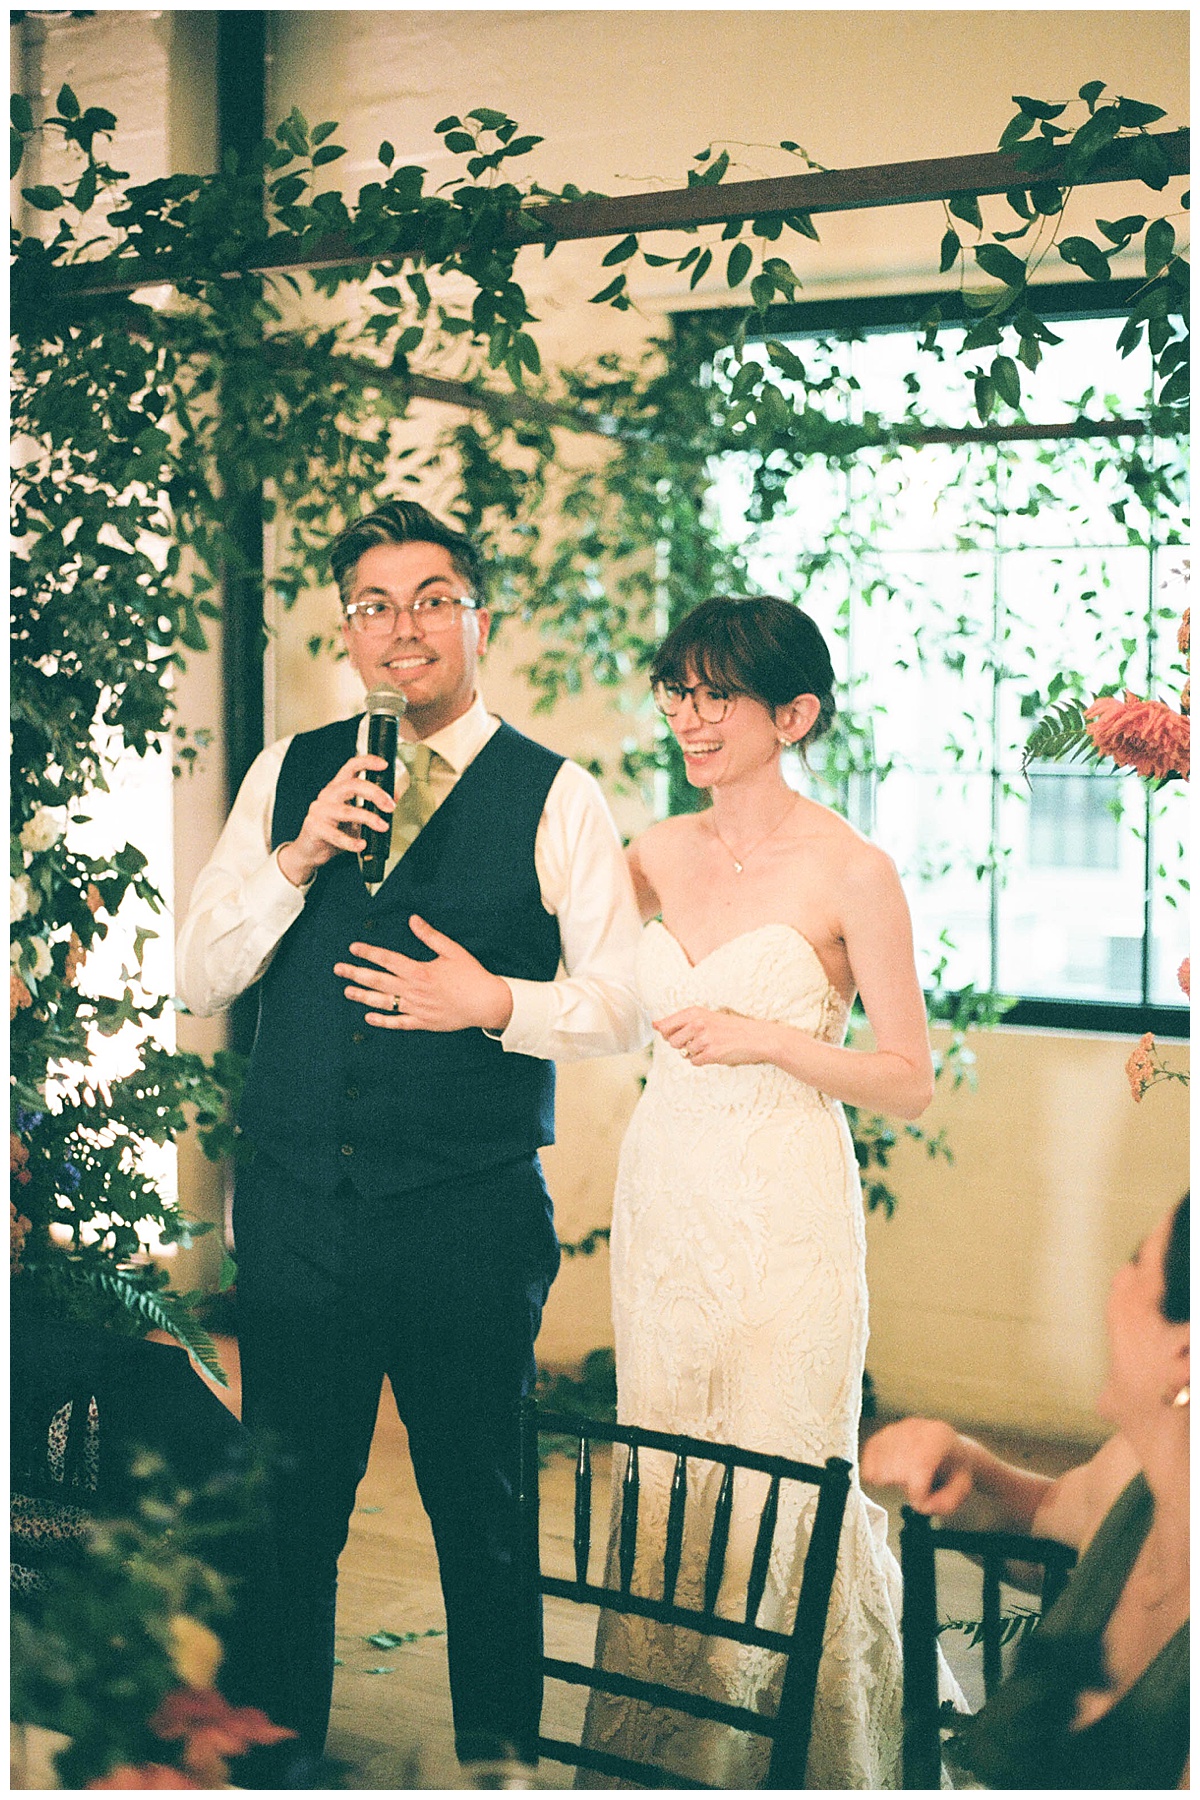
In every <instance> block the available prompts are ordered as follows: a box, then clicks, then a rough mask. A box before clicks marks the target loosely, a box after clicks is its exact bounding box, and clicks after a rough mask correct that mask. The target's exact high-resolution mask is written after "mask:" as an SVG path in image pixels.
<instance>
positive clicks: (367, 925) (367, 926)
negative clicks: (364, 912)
mask: <svg viewBox="0 0 1200 1800" xmlns="http://www.w3.org/2000/svg"><path fill="white" fill-rule="evenodd" d="M377 923H378V921H377V920H376V919H364V920H363V930H364V931H370V930H371V929H372V927H373V926H375V925H376V924H377Z"/></svg>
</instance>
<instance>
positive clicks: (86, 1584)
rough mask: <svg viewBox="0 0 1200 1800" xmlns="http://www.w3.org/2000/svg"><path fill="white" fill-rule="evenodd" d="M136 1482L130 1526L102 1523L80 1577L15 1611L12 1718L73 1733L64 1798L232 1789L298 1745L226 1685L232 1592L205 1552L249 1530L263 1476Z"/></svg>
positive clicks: (67, 1571) (147, 1463) (140, 1476)
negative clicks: (239, 1775) (256, 1757)
mask: <svg viewBox="0 0 1200 1800" xmlns="http://www.w3.org/2000/svg"><path fill="white" fill-rule="evenodd" d="M134 1477H135V1482H136V1485H137V1493H138V1498H137V1502H136V1504H135V1506H134V1507H133V1508H131V1511H130V1516H129V1517H127V1518H123V1519H119V1520H113V1521H105V1522H103V1523H99V1522H97V1523H93V1525H92V1526H91V1527H90V1530H89V1535H88V1539H87V1542H86V1545H85V1549H84V1554H83V1556H82V1558H81V1559H80V1561H79V1562H78V1564H76V1565H74V1566H71V1567H64V1568H61V1569H59V1570H56V1571H55V1573H54V1574H53V1575H52V1576H51V1577H50V1579H49V1581H48V1583H47V1586H46V1589H45V1590H44V1592H43V1593H42V1594H41V1595H40V1596H39V1597H38V1600H37V1604H36V1606H35V1608H34V1609H33V1610H30V1611H26V1610H23V1609H18V1610H17V1611H16V1612H15V1614H14V1619H13V1643H12V1661H11V1689H12V1694H11V1698H12V1716H13V1718H14V1720H16V1721H18V1722H19V1723H22V1724H29V1725H34V1726H41V1727H43V1728H45V1729H48V1730H50V1731H52V1732H57V1733H60V1734H65V1736H66V1738H67V1740H68V1741H67V1743H66V1744H65V1746H64V1747H63V1748H62V1749H60V1750H59V1751H58V1753H57V1755H56V1756H55V1759H54V1765H55V1770H56V1773H57V1776H58V1778H59V1783H60V1785H61V1786H62V1787H64V1788H84V1789H87V1788H203V1789H210V1788H215V1787H222V1786H225V1785H227V1784H228V1780H229V1769H228V1761H229V1759H230V1758H231V1757H235V1756H239V1755H241V1754H242V1753H243V1752H244V1751H246V1750H248V1749H250V1748H252V1747H254V1746H257V1745H272V1744H278V1743H280V1742H282V1741H283V1740H284V1739H285V1738H289V1737H291V1736H293V1735H294V1734H293V1733H292V1732H290V1731H286V1730H284V1729H283V1728H282V1727H281V1726H278V1725H274V1724H272V1722H271V1720H270V1719H268V1718H267V1716H266V1714H265V1713H263V1712H261V1711H260V1710H259V1709H258V1708H257V1707H251V1706H234V1705H232V1704H231V1703H230V1701H229V1700H228V1699H227V1698H226V1697H225V1696H224V1695H223V1694H221V1693H220V1692H219V1691H218V1689H217V1686H216V1680H217V1675H218V1672H219V1670H220V1667H221V1663H222V1661H223V1656H224V1652H223V1648H222V1644H221V1640H220V1638H219V1636H218V1635H217V1631H216V1630H215V1629H214V1623H215V1622H218V1621H219V1620H220V1618H221V1617H222V1616H224V1615H225V1614H226V1613H227V1612H228V1611H229V1609H230V1606H231V1603H232V1601H231V1591H230V1584H229V1581H228V1579H227V1578H226V1577H225V1576H224V1575H222V1574H220V1573H219V1572H218V1571H217V1570H216V1569H214V1568H213V1567H211V1566H210V1564H209V1563H208V1562H207V1561H205V1560H204V1559H203V1557H202V1556H201V1554H200V1552H201V1550H202V1549H203V1550H206V1551H207V1549H208V1546H209V1545H211V1544H212V1542H213V1540H214V1538H219V1537H221V1536H222V1535H224V1534H225V1533H228V1532H233V1531H237V1530H239V1529H241V1528H242V1526H243V1525H244V1523H245V1520H246V1517H247V1516H248V1509H249V1508H250V1507H251V1506H253V1505H256V1504H257V1500H256V1494H257V1491H258V1482H259V1477H258V1476H257V1475H256V1474H255V1473H254V1472H253V1471H251V1472H250V1473H249V1474H243V1475H239V1476H238V1478H237V1479H236V1480H233V1481H231V1480H230V1479H229V1478H228V1477H218V1478H215V1479H214V1480H213V1481H210V1482H208V1483H205V1484H202V1485H201V1486H199V1487H197V1488H196V1489H194V1490H181V1489H176V1488H174V1487H173V1486H172V1485H171V1483H170V1482H169V1481H168V1479H167V1477H166V1471H165V1469H164V1466H163V1464H162V1463H161V1461H160V1460H159V1459H158V1458H155V1457H150V1456H142V1457H141V1458H140V1459H139V1461H138V1463H137V1465H135V1469H134ZM209 1553H211V1552H209Z"/></svg>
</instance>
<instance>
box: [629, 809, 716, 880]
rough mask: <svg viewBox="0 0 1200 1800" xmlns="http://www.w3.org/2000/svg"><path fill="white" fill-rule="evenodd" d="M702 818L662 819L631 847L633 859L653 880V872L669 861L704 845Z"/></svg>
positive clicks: (689, 815)
mask: <svg viewBox="0 0 1200 1800" xmlns="http://www.w3.org/2000/svg"><path fill="white" fill-rule="evenodd" d="M698 820H699V815H697V814H696V813H677V814H676V815H675V817H674V818H671V819H660V820H659V821H658V823H657V824H656V825H650V826H648V827H647V829H646V830H645V831H643V832H642V833H641V835H640V836H639V837H636V838H635V839H634V841H633V843H632V844H631V845H630V846H629V850H630V856H631V858H632V859H634V860H636V862H637V863H638V864H639V865H640V866H641V868H643V869H644V870H645V871H646V873H647V875H649V876H650V877H651V879H653V872H654V870H655V869H656V868H660V867H661V866H662V864H663V863H664V862H666V861H671V862H674V861H675V859H676V858H678V856H679V855H680V854H681V853H682V852H685V851H686V850H688V849H689V848H692V847H694V846H696V845H698V844H699V843H700V841H701V828H700V825H699V822H698Z"/></svg>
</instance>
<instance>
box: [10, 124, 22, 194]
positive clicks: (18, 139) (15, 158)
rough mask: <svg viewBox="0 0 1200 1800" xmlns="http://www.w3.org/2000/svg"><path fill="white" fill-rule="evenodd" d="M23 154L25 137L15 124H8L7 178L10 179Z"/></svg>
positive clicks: (18, 167)
mask: <svg viewBox="0 0 1200 1800" xmlns="http://www.w3.org/2000/svg"><path fill="white" fill-rule="evenodd" d="M24 155H25V139H24V138H23V137H22V136H21V133H20V132H19V131H18V130H17V129H16V127H15V126H13V125H10V126H9V128H8V179H9V180H10V181H11V180H12V178H13V176H14V175H15V174H16V173H17V172H18V170H19V169H20V167H21V160H22V158H23V157H24Z"/></svg>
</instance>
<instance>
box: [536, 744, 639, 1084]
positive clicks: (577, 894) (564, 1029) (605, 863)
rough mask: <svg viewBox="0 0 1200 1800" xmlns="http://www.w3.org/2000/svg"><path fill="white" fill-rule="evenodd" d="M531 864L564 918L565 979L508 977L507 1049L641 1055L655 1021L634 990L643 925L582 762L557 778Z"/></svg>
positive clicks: (604, 810)
mask: <svg viewBox="0 0 1200 1800" xmlns="http://www.w3.org/2000/svg"><path fill="white" fill-rule="evenodd" d="M534 861H535V864H536V867H537V874H538V882H539V885H540V887H541V891H542V904H543V905H544V906H545V908H546V910H547V911H548V912H552V913H554V915H555V917H556V918H557V920H558V929H559V937H560V939H561V942H562V964H563V971H564V972H563V973H560V975H559V976H558V978H557V980H555V981H522V980H517V979H510V978H506V979H508V986H509V989H510V990H511V993H512V997H513V1010H512V1018H511V1019H510V1020H509V1022H508V1025H507V1026H506V1027H505V1029H504V1031H503V1032H502V1033H501V1034H500V1042H501V1043H502V1044H503V1046H504V1048H505V1049H506V1050H512V1051H518V1052H521V1053H522V1054H524V1055H526V1056H541V1057H548V1058H552V1059H553V1060H554V1061H556V1062H574V1061H576V1060H577V1059H579V1058H581V1057H585V1056H613V1055H616V1054H619V1053H620V1052H622V1051H627V1050H636V1049H637V1048H638V1047H639V1046H640V1045H642V1044H645V1043H647V1042H648V1041H649V1039H650V1035H651V1033H650V1022H649V1020H648V1018H647V1017H646V1015H645V1013H644V1012H643V1010H642V1008H641V1007H640V1005H639V1004H638V999H637V992H636V989H635V986H634V962H635V958H636V955H637V944H638V938H639V935H640V933H641V921H640V919H639V916H638V908H637V901H636V899H635V898H634V892H633V882H632V880H631V878H630V874H629V869H628V867H627V865H626V862H625V854H624V851H623V850H622V848H621V840H620V837H619V835H618V833H617V828H616V826H615V824H614V823H613V819H612V814H611V813H610V812H609V810H608V805H607V803H606V801H605V799H604V796H603V794H602V793H601V791H600V786H599V784H598V783H597V782H596V781H595V779H594V778H593V777H592V776H591V775H589V774H588V773H587V771H586V770H585V769H581V768H580V767H579V765H578V764H577V763H571V762H566V763H564V764H563V766H562V768H561V769H560V770H559V772H558V774H557V775H556V776H555V778H554V782H553V785H552V786H551V789H550V792H549V794H548V795H547V798H546V805H545V808H544V809H543V812H542V817H541V820H540V822H539V824H538V832H537V839H536V842H535V845H534Z"/></svg>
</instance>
